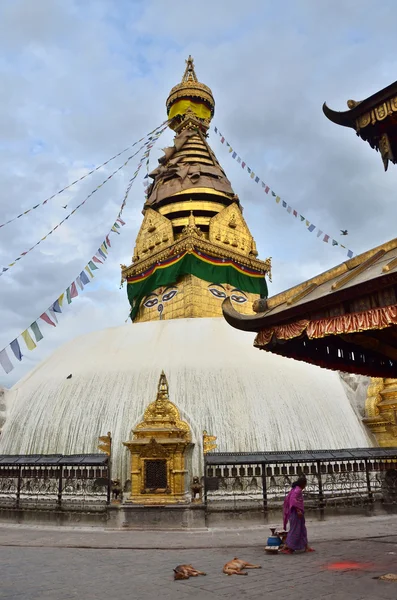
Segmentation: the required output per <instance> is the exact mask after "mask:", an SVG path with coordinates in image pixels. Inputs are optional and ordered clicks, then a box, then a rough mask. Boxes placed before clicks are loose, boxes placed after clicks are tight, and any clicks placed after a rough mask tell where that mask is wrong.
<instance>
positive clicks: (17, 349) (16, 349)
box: [10, 339, 22, 361]
mask: <svg viewBox="0 0 397 600" xmlns="http://www.w3.org/2000/svg"><path fill="white" fill-rule="evenodd" d="M10 346H11V350H12V351H13V353H14V356H15V358H17V359H18V360H19V361H21V360H22V352H21V349H20V347H19V343H18V340H17V339H15V340H13V341H12V342H11V344H10Z"/></svg>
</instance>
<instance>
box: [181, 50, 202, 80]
mask: <svg viewBox="0 0 397 600" xmlns="http://www.w3.org/2000/svg"><path fill="white" fill-rule="evenodd" d="M185 63H186V69H185V72H184V74H183V77H182V81H181V83H186V82H187V81H195V82H196V83H198V79H197V75H196V72H195V70H194V62H193V58H192V56H191V55H190V54H189V58H188V59H187V60H185Z"/></svg>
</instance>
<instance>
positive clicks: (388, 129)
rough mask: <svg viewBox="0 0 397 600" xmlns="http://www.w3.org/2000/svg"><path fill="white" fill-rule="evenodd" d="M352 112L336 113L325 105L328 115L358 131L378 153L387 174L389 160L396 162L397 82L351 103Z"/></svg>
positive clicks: (325, 112)
mask: <svg viewBox="0 0 397 600" xmlns="http://www.w3.org/2000/svg"><path fill="white" fill-rule="evenodd" d="M347 105H348V107H349V109H350V110H347V111H344V112H337V111H335V110H331V109H330V108H328V106H327V105H326V104H325V103H324V105H323V112H324V114H325V116H326V117H327V118H328V119H329V120H330V121H332V122H333V123H336V124H337V125H342V126H343V127H351V128H353V129H355V130H356V133H357V135H358V136H360V137H361V138H362V139H363V140H364V141H366V142H368V143H369V145H370V146H371V148H375V150H376V151H379V152H380V154H381V156H382V160H383V165H384V168H385V171H387V168H388V164H389V161H390V162H392V163H394V164H396V162H397V81H395V82H394V83H392V84H391V85H389V86H387V87H386V88H384V89H383V90H380V91H379V92H376V93H375V94H373V95H372V96H370V97H369V98H367V99H366V100H362V101H361V102H356V101H355V100H348V101H347Z"/></svg>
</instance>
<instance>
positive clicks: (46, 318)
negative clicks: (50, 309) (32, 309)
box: [40, 312, 56, 327]
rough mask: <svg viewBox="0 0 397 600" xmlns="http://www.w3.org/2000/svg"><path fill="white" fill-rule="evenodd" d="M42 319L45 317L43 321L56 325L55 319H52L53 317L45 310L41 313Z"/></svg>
mask: <svg viewBox="0 0 397 600" xmlns="http://www.w3.org/2000/svg"><path fill="white" fill-rule="evenodd" d="M40 319H43V321H45V322H46V323H48V325H52V326H53V327H56V325H55V323H54V321H51V319H50V317H49V316H48V315H47V313H45V312H44V313H43V314H42V315H40Z"/></svg>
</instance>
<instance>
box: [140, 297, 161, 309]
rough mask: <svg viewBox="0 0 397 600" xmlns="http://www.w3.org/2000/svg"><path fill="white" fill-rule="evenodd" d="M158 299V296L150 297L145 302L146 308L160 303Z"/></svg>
mask: <svg viewBox="0 0 397 600" xmlns="http://www.w3.org/2000/svg"><path fill="white" fill-rule="evenodd" d="M158 301H159V299H158V298H148V299H147V300H145V302H144V303H143V306H145V307H146V308H152V307H153V306H156V304H158Z"/></svg>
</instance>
